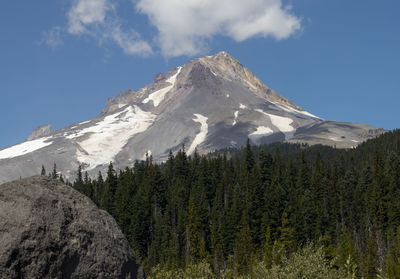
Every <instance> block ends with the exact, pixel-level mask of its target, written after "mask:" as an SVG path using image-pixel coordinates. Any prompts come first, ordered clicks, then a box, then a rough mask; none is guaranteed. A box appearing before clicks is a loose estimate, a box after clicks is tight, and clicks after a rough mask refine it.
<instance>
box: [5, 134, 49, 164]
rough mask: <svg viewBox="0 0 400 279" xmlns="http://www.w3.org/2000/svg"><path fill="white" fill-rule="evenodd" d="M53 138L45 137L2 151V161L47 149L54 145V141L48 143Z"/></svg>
mask: <svg viewBox="0 0 400 279" xmlns="http://www.w3.org/2000/svg"><path fill="white" fill-rule="evenodd" d="M51 138H52V137H44V138H39V139H35V140H30V141H26V142H23V143H20V144H17V145H14V146H11V147H9V148H6V149H3V150H0V160H1V159H7V158H14V157H18V156H22V155H25V154H27V153H30V152H33V151H36V150H39V149H41V148H43V147H46V146H48V145H50V144H52V143H53V142H52V141H48V140H49V139H51Z"/></svg>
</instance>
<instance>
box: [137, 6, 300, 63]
mask: <svg viewBox="0 0 400 279" xmlns="http://www.w3.org/2000/svg"><path fill="white" fill-rule="evenodd" d="M132 1H133V3H134V4H135V6H136V9H137V11H138V12H140V13H142V14H145V15H147V16H148V18H149V20H150V22H151V24H152V25H154V26H155V27H156V28H157V30H158V37H157V42H158V44H159V46H160V48H161V51H162V53H163V55H164V56H179V55H196V54H198V53H201V52H203V51H204V49H205V48H206V47H207V41H208V40H210V39H212V37H213V36H215V35H225V36H228V37H231V38H233V39H234V40H235V41H238V42H241V41H244V40H247V39H249V38H252V37H258V36H261V37H273V38H275V39H277V40H282V39H285V38H288V37H289V36H291V35H292V34H294V33H295V32H296V31H298V30H299V29H301V19H300V18H299V17H297V16H295V15H294V14H293V13H292V11H291V7H290V6H283V4H282V0H247V1H243V0H192V1H177V0H163V1H159V0H139V1H136V0H132Z"/></svg>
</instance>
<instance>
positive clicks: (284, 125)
mask: <svg viewBox="0 0 400 279" xmlns="http://www.w3.org/2000/svg"><path fill="white" fill-rule="evenodd" d="M255 111H257V112H259V113H262V114H264V115H266V116H268V117H269V118H270V119H271V122H272V125H274V126H275V127H276V128H277V129H278V130H279V131H281V132H282V133H284V134H285V137H286V139H289V138H291V137H293V135H294V132H295V131H296V129H295V128H293V127H292V126H291V125H290V124H292V123H293V120H292V119H290V118H288V117H283V116H278V115H274V114H270V113H266V112H264V111H262V110H261V109H256V110H255Z"/></svg>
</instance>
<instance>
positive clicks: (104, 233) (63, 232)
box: [0, 176, 145, 279]
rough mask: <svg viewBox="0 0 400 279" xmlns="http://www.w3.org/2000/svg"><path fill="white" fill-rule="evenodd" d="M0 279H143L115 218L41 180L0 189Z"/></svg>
mask: <svg viewBox="0 0 400 279" xmlns="http://www.w3.org/2000/svg"><path fill="white" fill-rule="evenodd" d="M0 247H1V249H0V277H1V278H124V279H125V278H145V275H144V272H143V269H142V267H141V266H140V264H139V262H138V261H137V259H136V258H135V255H134V252H133V251H132V249H131V248H130V246H129V243H128V241H127V239H126V238H125V237H124V235H123V234H122V232H121V231H120V229H119V228H118V225H117V223H116V222H115V220H114V219H113V218H112V217H111V216H110V215H109V214H108V213H107V212H105V211H103V210H100V209H98V208H97V207H96V205H95V204H94V203H93V202H92V201H91V200H90V199H89V198H87V197H85V196H84V195H82V194H80V193H79V192H77V191H76V190H74V189H73V188H72V187H69V186H67V185H65V184H63V183H60V182H59V181H56V180H52V179H49V178H47V177H44V176H33V177H30V178H26V179H22V180H17V181H13V182H9V183H6V184H2V185H0Z"/></svg>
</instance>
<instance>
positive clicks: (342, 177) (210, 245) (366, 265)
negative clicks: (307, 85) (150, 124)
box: [53, 130, 400, 278]
mask: <svg viewBox="0 0 400 279" xmlns="http://www.w3.org/2000/svg"><path fill="white" fill-rule="evenodd" d="M53 176H54V177H57V173H56V172H54V173H53ZM61 179H62V178H61ZM73 187H75V188H76V189H78V190H79V191H81V192H83V193H85V194H86V195H87V196H89V197H90V198H91V199H92V200H93V201H94V202H95V203H96V204H98V205H99V206H100V207H101V208H103V209H105V210H107V211H108V212H110V213H111V214H112V215H113V216H114V217H115V218H116V220H117V221H118V223H119V225H120V227H121V229H122V231H123V232H124V233H125V234H126V235H127V237H128V239H129V241H130V243H131V245H132V247H133V248H134V250H135V252H136V254H137V256H138V258H139V259H140V260H141V261H142V263H143V265H144V266H145V268H146V269H147V273H148V275H150V277H151V278H242V277H243V278H361V277H362V278H376V277H377V276H381V277H383V278H400V131H399V130H395V131H393V132H388V133H386V134H384V135H382V136H380V137H379V138H377V139H374V140H369V141H367V142H365V143H363V144H361V145H360V146H359V147H358V148H356V149H352V150H341V149H335V148H330V147H326V146H312V147H308V146H304V145H294V144H272V145H267V146H260V147H255V146H254V147H252V146H250V145H249V144H247V146H246V147H245V148H243V149H227V150H222V151H219V152H217V153H214V154H209V155H208V156H199V155H198V154H197V153H195V154H194V155H193V156H191V157H188V156H187V155H186V154H185V149H184V148H182V149H181V150H180V151H179V152H178V153H177V154H170V156H169V158H168V160H167V161H166V162H165V163H163V164H157V163H154V162H152V158H151V156H148V157H147V159H146V160H145V161H141V162H136V163H135V164H134V166H133V167H127V168H126V169H125V170H123V171H120V172H119V173H116V172H115V170H114V168H113V165H112V164H110V166H109V168H108V173H107V176H106V177H104V178H103V177H102V175H101V174H100V173H99V176H98V178H97V179H95V180H91V179H90V178H89V177H88V175H87V174H86V175H85V174H82V172H81V171H79V175H78V177H77V179H76V180H75V181H74V183H73ZM185 274H186V275H185ZM196 274H197V275H196ZM296 274H297V275H296ZM185 276H186V277H185ZM196 276H197V277H196ZM202 276H203V277H202ZM240 276H242V277H240ZM246 276H247V277H246ZM285 276H286V277H285ZM291 276H292V277H291ZM296 276H300V277H296Z"/></svg>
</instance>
